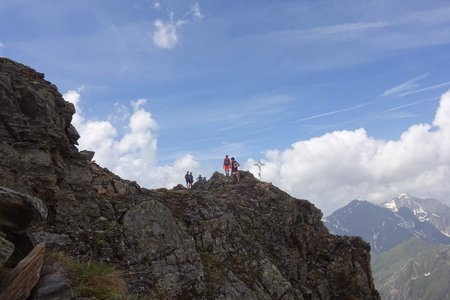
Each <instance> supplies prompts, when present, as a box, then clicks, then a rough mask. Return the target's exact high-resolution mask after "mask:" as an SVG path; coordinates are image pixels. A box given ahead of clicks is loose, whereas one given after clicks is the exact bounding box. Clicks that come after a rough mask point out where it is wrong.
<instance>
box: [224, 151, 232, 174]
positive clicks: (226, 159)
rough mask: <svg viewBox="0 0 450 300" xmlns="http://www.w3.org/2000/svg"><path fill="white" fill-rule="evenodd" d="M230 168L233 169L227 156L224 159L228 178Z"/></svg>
mask: <svg viewBox="0 0 450 300" xmlns="http://www.w3.org/2000/svg"><path fill="white" fill-rule="evenodd" d="M230 168H231V161H230V159H229V158H228V155H225V158H224V159H223V169H224V170H225V175H226V176H230Z"/></svg>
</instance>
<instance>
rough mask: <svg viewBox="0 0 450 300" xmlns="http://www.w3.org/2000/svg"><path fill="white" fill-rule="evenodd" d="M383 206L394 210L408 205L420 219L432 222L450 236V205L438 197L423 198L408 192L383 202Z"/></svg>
mask: <svg viewBox="0 0 450 300" xmlns="http://www.w3.org/2000/svg"><path fill="white" fill-rule="evenodd" d="M383 206H384V207H386V208H389V209H390V210H392V211H394V212H396V211H398V209H399V208H401V207H407V208H409V209H410V210H412V211H413V213H414V215H415V216H416V217H417V218H418V219H419V220H420V221H428V222H430V223H432V224H433V225H434V226H436V228H437V229H439V230H440V231H441V232H442V233H443V234H445V235H446V236H448V237H450V207H448V206H446V205H444V204H442V203H441V202H439V201H438V200H436V199H432V198H426V199H421V198H417V197H412V196H410V195H408V194H401V195H400V196H398V197H397V198H394V199H392V200H391V201H388V202H385V203H383Z"/></svg>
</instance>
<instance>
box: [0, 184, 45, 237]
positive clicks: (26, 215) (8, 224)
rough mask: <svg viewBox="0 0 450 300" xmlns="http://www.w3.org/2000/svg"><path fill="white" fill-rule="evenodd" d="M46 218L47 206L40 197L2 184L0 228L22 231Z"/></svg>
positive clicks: (0, 187)
mask: <svg viewBox="0 0 450 300" xmlns="http://www.w3.org/2000/svg"><path fill="white" fill-rule="evenodd" d="M46 219H47V208H46V207H45V205H44V203H43V202H42V201H41V200H40V199H38V198H36V197H32V196H29V195H26V194H22V193H18V192H16V191H14V190H12V189H9V188H6V187H2V186H0V229H2V230H7V231H10V232H14V233H22V232H23V231H25V230H29V229H31V228H33V227H34V226H37V225H41V224H42V223H43V222H45V221H46Z"/></svg>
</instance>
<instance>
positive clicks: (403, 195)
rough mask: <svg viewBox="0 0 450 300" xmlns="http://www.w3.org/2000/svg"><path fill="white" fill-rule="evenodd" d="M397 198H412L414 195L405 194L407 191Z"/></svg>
mask: <svg viewBox="0 0 450 300" xmlns="http://www.w3.org/2000/svg"><path fill="white" fill-rule="evenodd" d="M397 198H398V199H402V200H409V199H412V197H411V196H410V195H409V194H405V193H402V194H400V195H399V196H398V197H397Z"/></svg>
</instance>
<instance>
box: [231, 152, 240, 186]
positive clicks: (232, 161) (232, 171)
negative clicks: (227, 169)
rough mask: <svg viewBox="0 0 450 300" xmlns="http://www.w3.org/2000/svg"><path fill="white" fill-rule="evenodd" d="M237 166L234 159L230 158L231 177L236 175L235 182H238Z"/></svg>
mask: <svg viewBox="0 0 450 300" xmlns="http://www.w3.org/2000/svg"><path fill="white" fill-rule="evenodd" d="M239 166H240V164H239V163H238V162H237V161H236V160H235V159H234V157H232V158H231V176H233V175H234V174H236V180H237V182H239Z"/></svg>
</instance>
